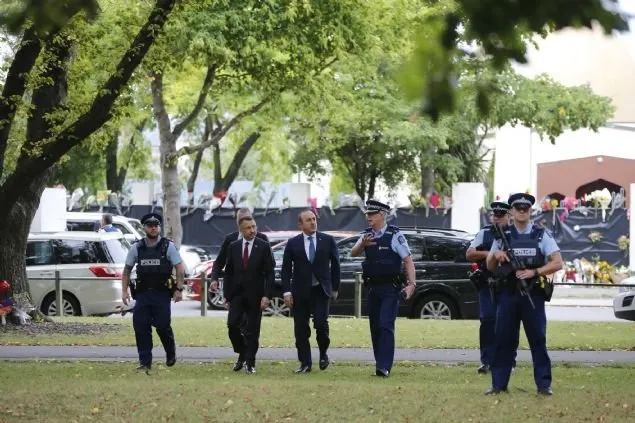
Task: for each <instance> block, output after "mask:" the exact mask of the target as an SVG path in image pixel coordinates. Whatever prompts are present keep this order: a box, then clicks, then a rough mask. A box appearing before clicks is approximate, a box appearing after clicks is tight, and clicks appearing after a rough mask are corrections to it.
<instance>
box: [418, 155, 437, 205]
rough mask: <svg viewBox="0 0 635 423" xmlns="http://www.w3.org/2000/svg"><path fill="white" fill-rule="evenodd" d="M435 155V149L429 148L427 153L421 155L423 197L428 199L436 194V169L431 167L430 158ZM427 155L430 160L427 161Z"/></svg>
mask: <svg viewBox="0 0 635 423" xmlns="http://www.w3.org/2000/svg"><path fill="white" fill-rule="evenodd" d="M433 154H435V148H434V147H433V146H431V147H429V148H428V149H427V150H426V152H425V153H422V154H421V157H420V162H421V164H420V166H421V196H422V197H424V198H425V197H427V196H428V195H431V194H432V193H433V192H434V182H435V181H434V168H433V167H432V166H431V164H430V162H431V160H429V158H430V157H431V156H432V155H433ZM426 155H427V156H428V158H427V159H426Z"/></svg>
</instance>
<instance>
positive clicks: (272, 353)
mask: <svg viewBox="0 0 635 423" xmlns="http://www.w3.org/2000/svg"><path fill="white" fill-rule="evenodd" d="M177 354H178V357H179V359H180V360H182V361H194V362H201V361H206V362H207V361H216V360H227V359H231V360H234V359H236V354H235V353H234V352H233V351H232V350H231V349H230V348H223V347H214V348H205V347H179V348H178V349H177ZM154 355H155V357H156V358H157V359H161V360H162V359H164V358H165V354H164V352H163V349H161V348H155V349H154ZM549 355H550V357H551V360H552V361H553V362H571V363H588V364H593V363H601V364H610V363H635V352H630V351H551V352H550V353H549ZM314 356H316V357H315V360H316V361H317V352H316V351H314ZM329 356H330V357H331V358H332V359H333V360H340V361H374V360H373V352H372V350H370V349H367V348H331V349H329ZM479 356H480V354H479V351H478V350H459V349H433V350H425V349H398V350H397V351H396V353H395V359H396V360H397V361H404V360H408V361H430V362H439V363H464V362H474V363H478V361H479ZM35 359H46V360H51V359H54V360H63V361H76V360H90V361H135V360H137V350H136V348H134V347H78V346H58V347H52V346H0V360H35ZM258 359H259V360H297V353H296V350H295V348H261V349H260V350H258ZM518 361H531V354H530V352H529V351H526V350H521V351H519V352H518Z"/></svg>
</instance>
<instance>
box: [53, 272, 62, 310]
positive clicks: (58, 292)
mask: <svg viewBox="0 0 635 423" xmlns="http://www.w3.org/2000/svg"><path fill="white" fill-rule="evenodd" d="M55 306H56V307H57V310H56V311H55V314H56V315H57V316H63V315H64V294H63V293H62V281H61V280H60V271H59V270H56V271H55Z"/></svg>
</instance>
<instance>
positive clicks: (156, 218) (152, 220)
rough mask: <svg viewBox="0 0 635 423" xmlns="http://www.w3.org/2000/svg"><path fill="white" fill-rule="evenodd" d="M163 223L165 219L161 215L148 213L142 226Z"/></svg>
mask: <svg viewBox="0 0 635 423" xmlns="http://www.w3.org/2000/svg"><path fill="white" fill-rule="evenodd" d="M162 223H163V218H162V217H161V215H160V214H157V213H148V214H146V215H144V216H143V217H142V218H141V224H142V225H147V224H149V225H152V224H155V225H161V224H162Z"/></svg>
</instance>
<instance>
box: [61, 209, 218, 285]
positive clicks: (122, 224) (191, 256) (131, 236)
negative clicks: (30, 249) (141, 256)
mask: <svg viewBox="0 0 635 423" xmlns="http://www.w3.org/2000/svg"><path fill="white" fill-rule="evenodd" d="M102 216H103V214H102V213H93V212H91V213H84V212H67V213H66V230H67V231H95V232H97V231H98V230H99V227H100V225H101V223H100V222H101V217H102ZM112 226H114V227H115V228H117V229H119V230H120V231H121V232H122V233H123V235H124V238H126V239H127V240H128V241H130V242H131V243H132V242H134V241H135V240H140V239H142V238H143V237H144V236H145V231H144V230H143V225H142V224H141V222H140V221H139V220H138V219H134V218H132V217H126V216H121V215H112ZM179 253H180V254H181V258H182V259H183V262H184V264H185V273H187V274H188V275H190V274H191V273H192V271H193V270H194V268H195V267H196V266H198V265H199V264H200V263H201V262H204V261H207V260H210V259H211V257H210V256H209V255H208V254H207V252H206V251H205V250H204V249H202V248H199V247H195V246H192V245H181V248H180V249H179Z"/></svg>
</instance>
